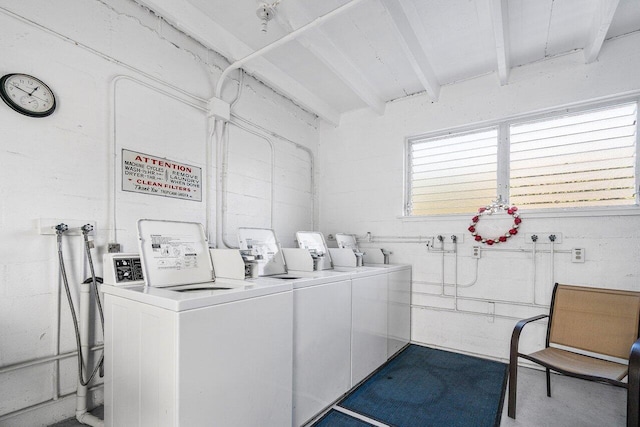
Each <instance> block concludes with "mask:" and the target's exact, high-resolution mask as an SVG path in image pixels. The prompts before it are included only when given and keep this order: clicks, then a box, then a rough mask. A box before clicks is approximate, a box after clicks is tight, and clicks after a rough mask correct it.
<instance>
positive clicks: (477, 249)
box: [471, 246, 480, 259]
mask: <svg viewBox="0 0 640 427" xmlns="http://www.w3.org/2000/svg"><path fill="white" fill-rule="evenodd" d="M471 258H475V259H479V258H480V246H474V247H473V248H472V250H471Z"/></svg>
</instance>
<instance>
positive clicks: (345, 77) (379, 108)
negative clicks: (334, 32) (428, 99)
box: [276, 2, 386, 115]
mask: <svg viewBox="0 0 640 427" xmlns="http://www.w3.org/2000/svg"><path fill="white" fill-rule="evenodd" d="M280 8H281V9H280V10H279V11H278V12H277V13H276V20H277V21H278V23H279V24H280V25H281V26H282V27H283V28H284V29H285V30H286V31H287V32H291V31H293V25H295V26H298V27H301V26H303V25H305V23H306V22H308V21H309V20H310V19H311V18H310V17H309V14H308V12H307V11H306V10H305V9H304V6H302V5H301V4H300V2H287V3H285V4H283V5H282V6H280ZM283 15H286V16H287V17H288V18H289V20H287V19H284V18H283ZM314 33H315V36H314V35H313V34H314ZM298 42H299V43H301V44H302V45H303V46H304V47H305V48H306V49H307V50H309V52H311V53H312V54H313V55H314V56H315V57H316V58H318V59H319V60H320V61H321V62H322V63H323V64H324V65H325V66H327V68H329V69H330V70H331V71H332V72H333V74H335V76H336V77H338V78H339V79H340V80H341V81H342V82H343V83H344V84H346V85H347V86H348V87H349V89H351V90H352V91H353V93H355V94H356V95H357V96H358V98H360V100H361V101H362V102H364V103H365V104H367V105H368V106H369V108H371V109H372V110H373V111H375V112H376V113H377V114H379V115H382V114H384V110H385V105H386V104H385V102H384V101H383V100H382V98H381V97H380V96H379V95H378V94H377V93H376V91H375V89H374V88H373V87H372V86H371V84H369V82H368V81H367V80H366V78H365V77H364V76H363V72H362V70H360V69H358V67H356V65H355V64H354V63H353V61H351V59H349V57H348V56H347V55H345V53H344V52H343V51H342V50H341V49H340V47H339V46H337V45H336V44H335V43H334V42H333V41H332V40H331V37H330V35H329V34H327V32H326V31H325V30H323V29H322V28H321V27H317V28H315V29H314V30H313V32H311V35H303V36H301V37H300V39H298Z"/></svg>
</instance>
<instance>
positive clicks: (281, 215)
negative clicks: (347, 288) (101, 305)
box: [0, 0, 318, 426]
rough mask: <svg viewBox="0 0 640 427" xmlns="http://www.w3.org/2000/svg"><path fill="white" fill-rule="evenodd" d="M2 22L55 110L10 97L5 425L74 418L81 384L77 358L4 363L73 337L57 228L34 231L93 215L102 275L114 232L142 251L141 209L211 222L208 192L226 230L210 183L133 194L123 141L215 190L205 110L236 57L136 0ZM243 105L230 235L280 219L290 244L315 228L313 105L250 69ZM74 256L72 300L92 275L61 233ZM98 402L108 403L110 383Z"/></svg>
mask: <svg viewBox="0 0 640 427" xmlns="http://www.w3.org/2000/svg"><path fill="white" fill-rule="evenodd" d="M0 28H2V31H1V33H2V37H0V54H1V55H0V56H1V57H2V61H1V64H0V75H4V74H8V73H12V72H23V73H27V74H32V75H34V76H37V77H40V78H41V79H42V80H44V81H45V82H46V83H48V84H49V85H50V87H51V88H52V89H53V91H54V93H55V95H56V97H57V101H58V109H57V110H56V112H55V113H54V114H53V115H52V116H50V117H48V118H44V119H33V118H28V117H25V116H22V115H20V114H17V113H15V112H14V111H12V110H10V109H9V108H8V107H7V106H6V105H4V104H2V105H0V141H1V144H0V148H1V149H0V159H1V164H2V167H1V168H0V179H1V181H2V185H1V186H0V192H1V193H0V194H1V197H0V225H1V226H0V240H1V241H2V243H3V244H2V245H1V246H0V425H2V426H26V425H29V426H37V425H47V424H50V423H53V422H55V421H58V420H60V419H64V418H67V417H71V416H73V415H74V410H75V401H74V399H73V397H72V396H71V397H65V396H69V395H70V394H71V393H73V392H74V391H75V387H76V378H77V376H76V359H75V357H66V358H63V359H62V360H60V361H59V362H49V363H44V364H38V365H35V366H33V367H29V368H26V369H16V370H11V371H7V368H8V367H13V366H15V365H17V364H21V363H22V362H25V361H30V360H34V359H39V358H43V357H49V356H54V355H57V354H65V353H69V352H72V351H74V350H75V339H74V336H73V328H72V323H71V320H70V314H69V309H68V308H67V302H66V299H65V297H64V293H61V291H60V286H61V281H60V278H59V269H58V263H57V253H56V242H55V236H52V235H47V236H43V235H39V233H38V228H37V225H38V221H39V219H41V218H44V219H60V220H64V221H70V220H88V221H94V222H95V224H96V226H97V228H96V232H95V236H94V237H93V239H94V240H95V244H96V249H95V250H94V251H93V254H94V257H95V264H96V270H97V274H98V276H101V275H102V261H101V260H102V255H103V254H104V253H105V252H106V245H107V243H108V242H111V241H112V240H114V238H115V239H116V240H117V242H118V243H120V244H121V245H122V250H123V251H127V252H137V242H136V234H135V221H136V220H137V219H138V218H142V217H145V218H161V219H171V220H187V221H197V222H200V223H203V224H204V223H205V222H206V219H207V215H206V209H207V206H208V205H207V198H208V197H209V198H210V200H209V206H210V208H211V211H210V213H211V223H212V224H214V225H213V226H210V227H209V228H210V229H209V237H210V239H211V241H212V242H215V241H216V228H215V220H216V210H217V205H216V198H215V194H216V193H215V190H216V186H215V182H212V183H211V184H212V185H211V186H210V188H211V191H204V194H203V199H202V201H201V202H197V201H185V200H180V199H172V198H165V197H159V196H152V195H146V194H138V193H130V192H129V193H125V192H123V191H121V190H120V188H121V170H120V164H121V158H120V153H121V150H122V149H123V148H124V149H128V150H132V151H137V152H142V153H145V154H150V155H154V156H158V157H166V158H167V159H170V160H173V161H175V162H179V163H185V164H188V165H192V166H195V167H199V168H202V171H203V177H202V179H203V184H204V186H205V188H207V185H208V183H207V182H206V179H207V175H208V174H207V170H206V165H207V149H206V147H207V140H208V135H209V133H210V130H211V129H210V126H209V122H208V120H207V118H206V113H205V109H204V107H205V105H206V99H208V98H210V97H211V96H213V93H214V88H215V83H216V80H217V77H218V76H219V74H220V73H221V70H222V69H223V68H224V67H225V66H226V65H227V64H228V63H227V62H226V60H225V59H224V58H222V57H220V56H219V55H218V54H216V53H214V52H212V51H209V50H207V49H205V48H204V47H203V46H202V45H200V44H199V43H197V42H196V41H194V40H193V39H190V38H188V37H185V36H184V35H183V34H181V33H180V32H178V31H176V30H175V29H174V28H172V27H171V26H169V25H167V24H166V23H165V22H164V21H162V20H160V19H158V18H157V17H156V16H155V15H154V14H153V13H151V12H150V11H148V10H146V9H144V8H141V7H139V6H138V5H136V4H135V3H134V2H132V1H130V0H114V1H109V2H108V3H106V2H102V1H98V0H89V1H87V0H61V1H56V2H45V1H39V0H24V1H20V2H16V1H12V0H1V1H0ZM238 80H239V75H238V74H236V75H233V80H230V81H229V82H227V84H226V85H225V92H224V99H225V100H227V101H232V100H233V99H234V98H235V97H236V95H237V93H238ZM233 111H234V112H235V113H236V114H237V115H238V116H241V117H242V118H244V119H246V120H248V121H249V122H250V123H249V124H247V123H246V122H244V121H243V122H240V121H238V123H239V125H240V126H242V127H243V128H240V127H238V126H235V125H231V127H230V129H229V147H230V149H229V155H228V174H229V181H228V184H227V188H228V197H227V198H226V200H225V202H226V204H225V212H226V215H227V221H226V228H225V229H224V230H223V231H224V234H225V238H226V240H227V241H228V242H229V243H230V244H234V243H235V241H236V240H235V239H236V237H235V227H237V226H263V227H264V226H269V227H271V226H273V228H275V230H276V232H277V233H278V235H279V236H280V237H281V240H282V241H283V244H284V245H285V246H292V245H293V241H294V233H295V231H296V230H300V229H311V228H313V227H314V203H315V201H314V200H313V194H312V185H313V179H312V177H311V172H312V165H313V156H314V153H315V150H316V148H317V142H318V131H317V123H316V117H315V116H314V115H312V114H309V113H307V112H305V111H303V110H301V109H300V108H299V107H297V106H296V105H294V104H293V103H292V102H291V101H289V100H287V99H285V98H283V97H281V96H280V95H278V94H276V93H275V92H273V91H272V90H271V89H269V88H268V87H266V86H264V85H263V84H262V83H260V82H258V81H256V80H254V79H252V78H250V77H245V78H244V82H243V90H242V96H241V98H240V99H239V100H238V101H237V102H236V103H235V105H234V108H233ZM260 127H262V128H265V129H267V130H268V131H269V132H265V131H263V130H261V129H260ZM271 133H273V134H276V135H279V136H281V137H277V136H273V135H272V134H271ZM294 143H297V144H300V145H301V147H302V148H300V147H297V146H296V145H295V144H294ZM308 150H310V151H308ZM212 152H213V154H212V159H211V160H212V165H213V166H215V165H216V161H217V158H216V147H215V146H214V147H213V150H212ZM114 154H115V157H114ZM114 171H115V181H114ZM216 172H217V171H216V169H215V168H213V169H212V170H211V176H214V177H215V176H216ZM114 187H115V188H114ZM256 195H258V196H260V197H261V198H262V199H260V198H256V197H255V196H256ZM272 204H273V207H272ZM241 215H242V217H241ZM114 227H115V228H114ZM64 254H65V257H66V263H67V265H66V266H67V270H68V275H69V279H70V282H71V286H72V289H73V295H74V298H76V300H77V298H78V283H79V282H80V281H82V280H84V279H85V278H87V277H89V270H88V267H87V263H86V262H85V261H84V259H83V246H82V237H80V236H66V237H65V239H64ZM58 306H60V307H61V313H62V314H61V320H60V322H59V325H58V320H57V313H58V309H57V307H58ZM58 334H59V335H60V344H59V345H58V344H57V342H58V341H57V338H56V337H57V335H58ZM94 335H95V336H94V338H93V342H94V343H98V342H101V340H102V335H101V333H100V332H98V330H97V329H96V333H95V334H94ZM58 379H59V381H58ZM100 382H101V380H99V381H97V383H100ZM52 399H53V400H52ZM93 399H94V401H96V402H100V401H101V399H102V392H101V389H100V388H98V389H97V390H96V393H95V394H94V396H93ZM42 402H50V403H46V404H44V405H42V406H37V405H39V404H41V403H42ZM33 405H36V407H35V409H33V408H31V407H32V406H33ZM23 410H24V411H23Z"/></svg>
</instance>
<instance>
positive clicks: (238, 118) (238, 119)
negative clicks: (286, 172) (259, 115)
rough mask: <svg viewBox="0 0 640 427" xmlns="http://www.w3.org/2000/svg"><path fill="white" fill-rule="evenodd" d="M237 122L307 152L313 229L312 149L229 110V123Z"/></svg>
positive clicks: (236, 123) (313, 186)
mask: <svg viewBox="0 0 640 427" xmlns="http://www.w3.org/2000/svg"><path fill="white" fill-rule="evenodd" d="M238 122H240V123H244V124H245V125H249V126H250V127H252V128H255V129H257V130H259V131H260V132H263V133H265V134H267V135H269V136H272V137H274V138H276V139H278V140H281V141H284V142H286V143H288V144H291V145H293V146H294V147H295V148H296V149H298V150H302V151H304V152H305V153H307V155H308V156H309V174H310V176H309V178H310V188H309V194H310V195H311V212H312V215H311V228H312V229H313V230H315V225H316V224H315V211H316V199H315V194H316V192H315V188H316V187H315V155H314V154H313V151H312V150H311V149H310V148H308V147H305V146H304V145H302V144H300V143H298V142H295V141H292V140H290V139H289V138H287V137H285V136H282V135H280V134H278V133H276V132H273V131H271V130H269V129H266V128H264V127H262V126H260V125H258V124H255V123H252V122H250V121H249V120H247V119H245V118H243V117H241V116H239V115H237V114H235V113H233V112H231V123H233V124H234V125H236V126H239V123H238ZM244 129H245V130H246V131H247V132H249V130H248V129H247V128H246V127H245V128H244ZM274 152H275V149H274ZM273 164H274V167H275V163H273ZM274 173H275V170H274Z"/></svg>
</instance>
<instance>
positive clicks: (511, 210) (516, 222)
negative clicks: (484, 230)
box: [468, 204, 522, 246]
mask: <svg viewBox="0 0 640 427" xmlns="http://www.w3.org/2000/svg"><path fill="white" fill-rule="evenodd" d="M497 209H502V210H506V211H507V213H508V214H509V215H511V216H512V217H513V226H512V227H511V229H510V230H509V231H507V232H506V233H505V234H504V235H502V236H500V237H497V238H494V239H485V238H484V237H482V236H481V235H479V234H478V232H477V231H476V224H478V221H480V217H481V216H482V215H484V214H488V215H491V214H492V213H494V212H495V211H496V210H497ZM521 222H522V219H521V218H520V214H519V213H518V208H517V207H515V206H509V205H506V204H494V205H489V206H483V207H481V208H480V209H478V214H477V215H476V216H474V217H473V218H471V226H470V227H469V228H468V230H469V231H470V232H471V235H472V236H474V238H475V240H476V242H480V243H486V244H487V245H489V246H491V245H494V244H498V243H504V242H506V241H507V239H508V238H509V237H511V236H515V235H516V234H518V228H520V223H521Z"/></svg>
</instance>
